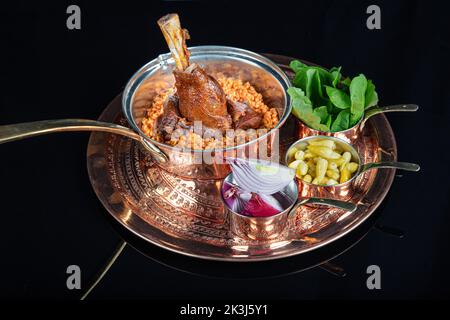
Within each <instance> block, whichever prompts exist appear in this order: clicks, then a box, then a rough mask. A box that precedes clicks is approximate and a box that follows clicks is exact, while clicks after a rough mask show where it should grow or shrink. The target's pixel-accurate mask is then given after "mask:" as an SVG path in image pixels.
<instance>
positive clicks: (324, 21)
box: [0, 0, 450, 299]
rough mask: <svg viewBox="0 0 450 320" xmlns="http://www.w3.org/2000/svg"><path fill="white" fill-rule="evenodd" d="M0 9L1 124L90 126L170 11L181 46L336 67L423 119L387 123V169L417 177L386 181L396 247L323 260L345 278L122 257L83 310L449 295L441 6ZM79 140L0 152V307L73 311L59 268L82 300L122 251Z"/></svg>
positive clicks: (384, 239) (159, 42)
mask: <svg viewBox="0 0 450 320" xmlns="http://www.w3.org/2000/svg"><path fill="white" fill-rule="evenodd" d="M70 4H77V5H79V6H80V7H81V14H82V21H81V23H82V28H81V30H72V31H71V30H68V29H67V28H66V19H67V16H68V15H67V14H66V8H67V6H68V5H70ZM370 4H378V5H379V6H380V7H381V13H382V29H381V30H373V31H371V30H368V29H367V28H366V19H367V17H368V15H367V14H366V8H367V7H368V5H370ZM0 12H1V13H0V14H1V15H0V21H1V22H0V23H1V25H0V26H1V28H0V43H1V49H0V51H1V53H0V54H1V70H0V76H1V92H0V124H11V123H18V122H25V121H34V120H44V119H56V118H66V117H71V118H91V119H95V118H97V117H98V116H99V114H100V113H101V112H102V110H103V109H104V107H105V106H106V105H107V104H108V103H109V101H111V100H112V98H114V97H115V96H116V95H117V94H118V93H119V92H120V91H121V90H122V89H123V86H124V85H125V83H126V82H127V80H128V79H129V77H130V76H131V75H132V74H133V73H134V71H136V70H137V69H138V68H139V67H140V66H142V65H143V64H145V63H146V62H148V61H150V60H152V59H153V58H154V57H156V56H157V55H158V54H160V53H164V52H167V51H168V50H167V47H166V44H165V42H164V40H163V37H162V35H161V34H160V31H159V29H158V27H157V25H156V20H157V19H158V18H159V17H160V16H162V15H164V14H166V13H168V12H178V13H179V14H180V16H181V20H182V24H183V26H184V27H185V28H188V29H189V31H190V34H191V36H192V40H190V42H189V43H188V45H190V46H195V45H205V44H218V45H228V46H235V47H241V48H245V49H248V50H251V51H255V52H267V53H278V54H284V55H289V56H294V57H299V58H303V59H305V60H309V61H313V62H315V63H318V64H321V65H323V66H326V67H331V66H342V67H343V70H344V72H345V73H346V74H348V75H355V74H357V73H360V72H363V73H364V74H366V76H368V77H369V78H371V79H373V81H374V83H375V84H376V85H377V91H378V93H379V96H380V98H381V101H380V104H381V105H388V104H398V103H416V104H418V105H420V107H421V109H420V111H419V112H418V113H416V114H389V115H388V118H389V120H390V122H391V125H392V127H393V129H394V131H395V134H396V138H397V143H398V153H399V159H400V160H403V161H411V162H417V163H419V164H421V166H422V171H421V172H420V173H419V174H405V175H404V176H403V177H402V178H397V179H396V180H395V182H394V185H393V187H392V189H391V191H390V197H389V199H388V201H387V202H386V203H385V206H384V208H383V212H382V215H381V217H380V221H381V222H382V223H383V224H385V225H390V226H393V227H396V228H400V229H402V230H403V231H404V232H405V233H406V237H405V238H403V239H398V238H395V237H390V236H386V235H385V234H384V233H381V232H376V231H371V232H370V233H369V235H368V236H367V237H365V238H364V239H363V240H362V241H360V242H359V243H358V244H356V245H355V246H354V247H353V248H351V249H350V250H349V251H347V252H346V253H345V254H343V255H342V256H340V257H338V258H337V259H335V261H334V262H336V263H338V264H339V265H341V266H343V267H344V268H345V270H346V272H347V276H346V277H345V278H339V277H335V276H333V275H331V274H329V273H326V272H324V271H323V270H322V269H320V268H314V269H311V270H308V271H305V272H302V273H296V274H293V275H288V276H284V277H279V278H275V279H265V280H261V279H259V280H251V279H249V280H245V279H239V280H230V279H217V278H205V277H202V276H199V275H192V274H186V273H183V272H180V271H177V270H174V269H172V268H168V267H166V266H163V265H161V264H159V263H157V262H155V261H153V260H151V259H148V258H147V257H145V256H144V255H142V254H141V253H139V252H138V251H136V250H134V249H133V248H131V247H127V248H126V249H125V251H124V253H123V255H122V256H121V257H119V259H118V261H117V263H116V264H115V265H114V266H113V267H112V269H111V270H110V272H109V273H108V274H107V275H106V277H105V278H104V280H103V281H102V282H101V283H100V284H99V286H98V287H97V288H96V289H95V290H94V291H93V292H92V294H91V295H90V298H181V299H194V298H227V299H228V298H265V299H279V298H291V299H292V298H294V299H296V298H305V299H315V298H369V299H380V298H449V297H450V274H449V271H448V270H450V258H449V252H450V250H449V249H450V235H449V231H448V229H449V227H450V206H449V200H448V199H449V195H450V192H449V191H450V190H449V185H450V180H449V167H450V158H449V152H448V148H449V139H450V137H449V128H448V127H449V125H448V121H449V120H450V119H449V111H448V110H449V107H450V105H449V104H450V97H449V90H448V89H447V88H448V82H449V79H450V68H449V64H448V62H447V61H446V60H448V57H449V53H450V38H449V37H448V35H446V34H445V31H446V30H448V29H446V26H445V24H446V22H447V21H446V19H447V18H446V12H447V11H445V10H444V8H442V7H441V4H440V3H438V2H434V1H346V0H345V1H319V0H314V1H296V2H295V3H290V2H281V1H272V2H267V3H265V2H244V1H235V2H213V1H209V2H187V1H186V2H177V1H173V2H172V1H169V2H154V3H153V2H151V1H146V2H142V3H141V2H133V1H124V2H121V3H117V4H116V3H111V2H96V3H95V4H94V3H93V2H92V1H89V2H88V1H74V2H64V1H61V2H59V4H50V3H35V2H31V1H14V2H12V3H10V4H4V3H2V4H1V5H0ZM88 137H89V136H88V134H86V133H71V134H61V135H50V136H42V137H37V138H34V139H29V140H25V141H18V142H14V143H10V144H5V145H1V146H0V155H1V156H0V197H1V200H2V201H1V206H0V219H1V223H0V226H1V227H0V230H1V231H0V252H1V255H0V297H5V298H71V299H77V298H79V297H80V296H81V292H80V291H77V290H75V291H69V290H67V288H66V282H65V281H66V276H67V275H66V267H67V266H68V265H71V264H76V265H79V266H80V267H81V269H82V272H83V273H82V276H83V289H85V288H86V287H87V285H88V283H89V282H90V281H92V279H93V277H94V275H95V274H96V273H97V272H98V270H99V269H100V267H101V266H102V264H103V263H104V262H105V261H106V260H107V259H108V257H109V256H110V255H111V252H112V251H113V250H114V248H115V247H116V245H117V244H118V243H119V241H120V236H119V235H118V234H117V232H116V231H115V229H113V228H112V227H111V221H110V220H109V219H108V218H107V214H106V213H105V210H104V209H103V207H102V206H101V205H100V203H99V201H98V200H97V199H96V196H95V194H94V192H93V190H92V188H91V186H90V183H89V179H88V176H87V171H86V159H85V158H86V147H87V141H88ZM150 250H153V249H150ZM154 252H155V254H156V253H157V252H158V250H155V251H154ZM174 259H175V260H176V258H174ZM297 262H299V260H295V261H288V262H285V263H288V264H289V263H291V264H293V263H297ZM184 263H185V264H189V263H190V262H189V261H187V262H186V261H185V262H184ZM196 263H198V262H197V261H196V262H192V265H194V264H196ZM282 263H283V262H280V266H281V264H282ZM371 264H376V265H379V266H380V268H381V270H382V289H381V290H374V291H370V290H368V289H367V288H366V284H365V282H366V278H367V274H366V268H367V266H369V265H371ZM209 266H210V265H208V264H204V268H208V267H209ZM215 267H216V266H214V265H211V268H215ZM253 267H254V268H255V266H253ZM268 267H269V266H267V265H265V264H261V265H258V266H256V268H261V269H264V268H268ZM294 267H295V266H294ZM241 268H243V269H245V268H246V266H245V265H242V267H241ZM270 268H275V269H276V268H277V264H271V265H270ZM231 270H232V269H230V272H232V271H231ZM82 291H83V290H82Z"/></svg>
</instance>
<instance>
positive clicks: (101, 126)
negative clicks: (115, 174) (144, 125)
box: [0, 119, 168, 163]
mask: <svg viewBox="0 0 450 320" xmlns="http://www.w3.org/2000/svg"><path fill="white" fill-rule="evenodd" d="M68 131H101V132H108V133H114V134H119V135H123V136H126V137H128V138H131V139H133V140H136V141H139V142H140V143H142V144H143V145H144V147H145V148H146V149H147V150H148V151H149V152H150V154H151V155H152V156H153V157H154V158H155V160H156V161H158V162H161V163H164V162H167V161H168V157H167V155H166V154H165V153H164V152H162V151H161V150H160V149H159V148H158V147H157V146H155V145H154V144H153V143H151V142H150V141H148V140H144V139H143V138H142V137H141V136H140V135H139V134H137V133H136V132H134V131H133V130H131V129H128V128H126V127H123V126H120V125H117V124H114V123H107V122H101V121H95V120H87V119H60V120H44V121H35V122H26V123H17V124H10V125H4V126H0V144H2V143H7V142H12V141H16V140H21V139H26V138H31V137H35V136H39V135H43V134H49V133H56V132H68Z"/></svg>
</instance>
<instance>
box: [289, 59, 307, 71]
mask: <svg viewBox="0 0 450 320" xmlns="http://www.w3.org/2000/svg"><path fill="white" fill-rule="evenodd" d="M289 67H290V68H291V69H292V70H293V71H294V72H295V73H297V72H299V71H300V70H301V69H302V68H305V67H308V66H307V65H306V64H304V63H303V62H301V61H299V60H292V61H291V63H290V64H289Z"/></svg>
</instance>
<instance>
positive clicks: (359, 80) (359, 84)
mask: <svg viewBox="0 0 450 320" xmlns="http://www.w3.org/2000/svg"><path fill="white" fill-rule="evenodd" d="M366 90H367V79H366V77H365V76H364V75H363V74H360V75H359V76H357V77H354V78H353V80H352V83H351V84H350V100H351V102H352V106H351V107H350V113H351V115H350V125H352V126H353V125H355V124H356V123H357V122H358V121H359V119H361V117H362V115H363V113H364V105H365V95H366Z"/></svg>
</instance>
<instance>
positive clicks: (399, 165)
mask: <svg viewBox="0 0 450 320" xmlns="http://www.w3.org/2000/svg"><path fill="white" fill-rule="evenodd" d="M377 168H394V169H400V170H406V171H413V172H417V171H419V170H420V166H419V165H418V164H416V163H410V162H396V161H383V162H372V163H366V164H364V165H363V166H362V167H361V172H364V171H367V170H371V169H377Z"/></svg>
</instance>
